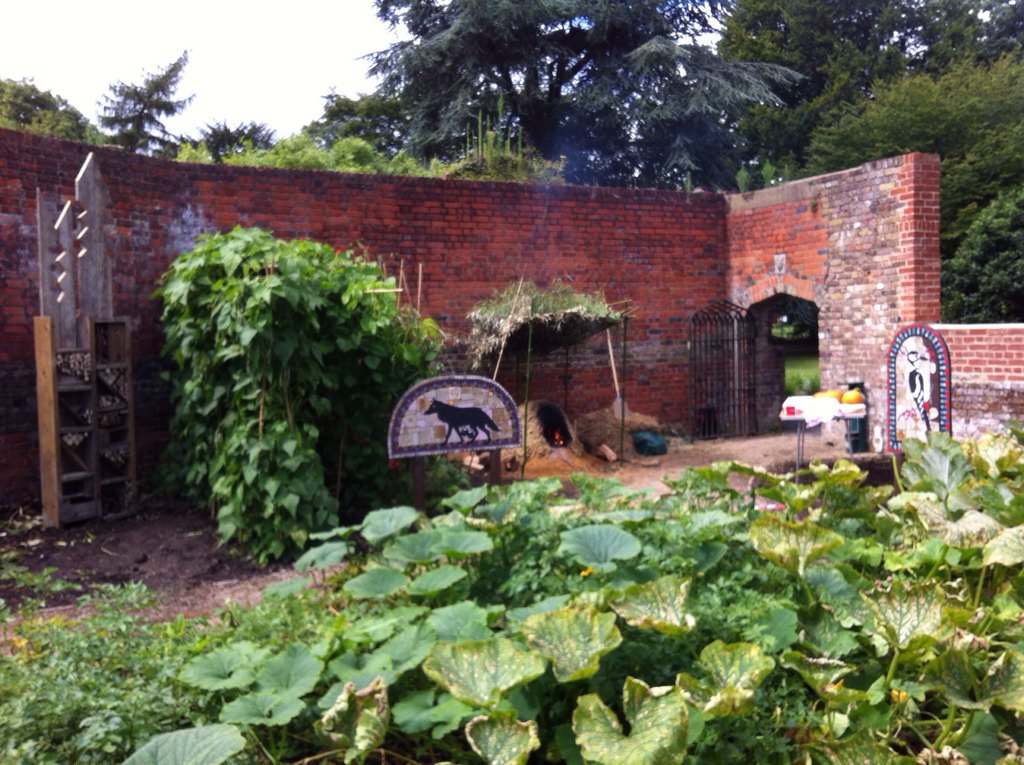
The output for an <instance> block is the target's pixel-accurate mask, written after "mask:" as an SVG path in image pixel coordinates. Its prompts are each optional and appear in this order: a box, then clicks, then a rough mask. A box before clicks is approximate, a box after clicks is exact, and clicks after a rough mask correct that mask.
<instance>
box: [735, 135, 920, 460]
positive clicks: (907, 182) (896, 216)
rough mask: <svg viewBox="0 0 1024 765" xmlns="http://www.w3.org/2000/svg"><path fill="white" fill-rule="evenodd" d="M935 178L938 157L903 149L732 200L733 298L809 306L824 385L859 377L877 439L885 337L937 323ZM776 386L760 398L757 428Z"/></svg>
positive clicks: (770, 409)
mask: <svg viewBox="0 0 1024 765" xmlns="http://www.w3.org/2000/svg"><path fill="white" fill-rule="evenodd" d="M938 183H939V158H938V157H937V156H935V155H928V154H908V155H904V156H902V157H894V158H891V159H884V160H879V161H877V162H870V163H868V164H865V165H861V166H859V167H856V168H853V169H851V170H847V171H845V172H842V173H832V174H830V175H823V176H818V177H814V178H807V179H803V180H799V181H794V182H792V183H787V184H784V185H782V186H779V187H774V188H770V189H765V190H762V191H756V192H752V193H747V194H736V195H732V196H730V197H729V216H728V237H729V253H730V268H729V296H730V299H731V300H732V301H733V302H735V303H737V304H739V305H743V306H755V308H756V305H757V304H758V303H759V301H763V300H766V299H770V298H771V296H773V295H775V294H777V293H788V294H791V295H796V296H798V297H801V298H804V299H805V300H810V301H812V302H814V303H816V304H817V306H818V308H819V310H820V313H819V325H820V326H819V353H820V359H821V384H822V387H833V386H836V385H838V384H840V383H843V382H847V381H853V380H856V381H863V382H864V383H865V393H866V395H867V399H868V406H869V417H870V423H869V427H870V428H871V431H872V433H873V434H874V435H876V436H877V439H878V440H879V442H880V441H881V428H882V418H881V413H882V412H884V411H885V400H886V391H887V383H886V370H885V359H886V355H887V354H888V351H889V344H890V342H891V340H892V336H893V335H894V334H895V332H896V330H897V328H898V327H899V326H901V325H902V324H906V323H913V322H929V321H935V320H937V319H938V306H939V287H940V285H939V271H938V269H939V227H938V220H939V195H938ZM778 387H779V386H777V385H776V384H775V383H774V382H773V381H770V382H769V383H768V384H767V390H766V391H764V392H763V393H762V395H761V396H760V400H759V412H761V413H762V424H763V425H764V426H767V425H769V424H770V421H771V420H772V419H773V418H775V417H776V415H777V413H778V404H779V403H781V398H782V394H781V392H780V391H779V389H778ZM762 402H766V403H762Z"/></svg>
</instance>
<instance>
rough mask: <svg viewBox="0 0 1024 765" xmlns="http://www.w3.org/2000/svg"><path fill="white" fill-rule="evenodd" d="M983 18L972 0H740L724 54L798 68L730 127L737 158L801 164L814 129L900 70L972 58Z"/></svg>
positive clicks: (721, 47)
mask: <svg viewBox="0 0 1024 765" xmlns="http://www.w3.org/2000/svg"><path fill="white" fill-rule="evenodd" d="M981 26H982V22H981V20H980V19H979V17H978V14H977V12H976V8H975V4H974V3H971V2H962V1H961V0H953V2H935V1H932V0H928V1H926V2H923V3H922V2H913V1H912V0H862V1H861V2H858V3H856V4H848V5H841V4H836V3H822V2H819V1H818V0H740V1H739V2H737V3H736V5H735V7H734V9H733V10H732V12H731V13H730V14H729V15H728V17H727V18H726V20H725V25H724V28H723V30H722V35H721V38H720V40H719V43H718V51H719V53H720V54H721V55H722V56H723V58H725V59H726V60H728V61H764V62H770V63H773V64H779V65H782V66H786V67H788V68H790V69H792V70H794V71H795V72H797V73H799V74H800V75H801V77H800V79H798V80H796V81H795V82H791V83H787V84H784V85H783V86H781V87H780V89H779V91H778V92H779V96H780V98H781V100H782V102H783V104H784V106H783V107H781V108H779V107H778V106H776V105H774V104H767V103H761V104H752V105H751V107H750V109H749V110H747V112H746V113H745V115H744V116H743V119H742V120H741V121H740V123H739V127H738V138H739V142H740V146H741V151H742V152H743V154H744V158H745V159H747V160H750V161H752V160H762V161H763V162H764V164H765V165H771V164H772V163H774V164H775V165H777V166H780V167H799V166H801V165H803V164H804V162H805V160H806V155H807V150H808V148H809V145H810V140H811V135H812V134H813V133H814V131H815V130H816V129H817V128H819V127H821V126H823V125H827V124H829V123H830V122H832V121H834V120H835V119H836V118H837V117H839V116H841V115H842V113H843V111H844V110H846V109H850V108H859V107H860V106H861V105H862V104H864V103H865V102H866V101H868V100H869V99H870V98H871V97H872V95H873V93H874V91H875V90H876V89H877V88H878V87H880V86H881V84H882V83H885V82H887V81H890V80H892V79H894V78H898V77H900V76H902V75H903V74H904V73H906V72H909V71H922V70H925V71H931V72H938V71H943V70H945V69H946V68H948V67H949V66H950V64H951V62H952V61H954V60H957V59H960V60H970V59H972V58H973V57H974V56H975V55H976V54H977V53H978V39H979V37H980V36H981V29H980V28H981ZM853 164H857V163H853ZM849 166H851V165H846V166H844V167H849ZM787 174H788V173H787ZM768 175H769V176H770V175H771V174H768ZM758 185H762V184H758ZM763 185H764V186H768V185H770V184H769V183H768V182H764V183H763ZM740 190H741V191H742V190H743V188H742V186H741V188H740Z"/></svg>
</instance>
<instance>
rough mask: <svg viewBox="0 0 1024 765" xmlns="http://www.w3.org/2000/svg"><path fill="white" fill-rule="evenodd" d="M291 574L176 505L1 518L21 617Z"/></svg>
mask: <svg viewBox="0 0 1024 765" xmlns="http://www.w3.org/2000/svg"><path fill="white" fill-rule="evenodd" d="M846 456H847V455H846V453H845V451H844V450H843V448H842V444H841V443H836V442H834V441H831V440H826V439H825V438H823V437H812V436H808V438H807V439H806V441H805V445H804V459H805V461H806V460H812V459H820V460H822V461H823V462H826V463H831V462H833V461H835V460H836V459H838V458H841V457H846ZM795 457H796V438H795V436H793V435H786V434H781V435H770V436H760V437H756V438H746V439H719V440H712V441H699V442H695V443H692V444H685V443H682V442H679V441H673V442H672V443H671V445H670V449H669V452H668V454H666V455H663V456H660V457H655V458H636V459H635V460H634V461H632V462H627V463H625V464H621V463H620V464H615V465H613V464H610V463H608V462H605V461H603V460H601V459H599V458H597V457H591V456H589V455H587V456H584V457H573V456H572V455H571V454H569V453H568V450H564V449H563V450H556V453H555V454H553V456H551V457H549V458H547V459H544V460H537V461H532V462H531V463H530V464H529V465H528V469H527V471H526V477H527V478H531V477H537V476H539V475H556V476H560V477H563V478H566V479H567V478H568V476H569V475H570V474H571V473H573V472H577V471H580V470H584V471H588V472H591V473H594V474H600V475H605V476H608V477H614V478H617V479H619V480H621V481H622V482H623V483H624V484H625V485H626V486H629V487H632V488H637V489H648V490H651V491H653V492H661V491H664V490H666V487H665V485H664V484H663V483H662V480H661V479H662V478H663V477H664V476H666V475H670V476H671V475H675V474H677V473H678V472H679V471H680V470H682V469H683V468H686V467H693V466H701V465H709V464H711V463H712V462H715V461H718V460H736V461H739V462H743V463H746V464H749V465H761V466H763V467H766V468H769V469H771V470H775V471H786V470H791V469H793V467H794V462H795ZM856 461H857V462H858V463H860V464H861V465H862V467H864V468H865V469H867V470H869V473H870V474H871V478H870V479H869V480H870V482H872V483H876V484H878V483H889V482H891V480H892V469H891V464H890V462H889V461H888V458H884V457H882V456H880V455H857V460H856ZM516 474H518V471H516ZM12 567H20V568H18V570H22V571H24V570H27V571H28V572H31V573H33V574H39V573H41V572H47V576H46V581H47V582H49V583H50V584H51V585H52V584H54V583H59V582H64V583H68V584H70V585H73V586H74V587H75V588H76V589H60V590H58V591H48V590H52V589H53V588H52V587H44V588H39V587H38V585H33V584H32V583H31V582H29V581H27V577H25V576H23V575H22V576H18V575H16V576H15V577H14V578H11V577H5V576H4V573H5V572H9V571H11V570H12ZM294 575H295V572H294V570H293V569H292V568H291V567H290V566H288V565H283V564H281V565H273V566H269V567H266V566H259V565H257V564H256V563H255V562H253V561H252V560H251V559H249V558H247V557H246V556H245V555H244V553H243V552H242V551H240V550H239V549H237V548H235V547H231V546H222V545H221V544H220V543H219V539H218V536H217V531H216V522H215V521H214V519H213V518H212V517H211V516H210V513H209V512H208V511H205V510H200V509H197V508H196V507H194V506H192V505H190V504H188V503H185V502H181V501H177V500H168V499H163V498H159V497H148V498H145V499H143V501H142V502H141V503H140V509H139V512H138V513H137V514H136V515H134V516H132V517H129V518H126V519H123V520H118V521H94V522H86V523H82V524H77V525H74V526H71V527H68V528H63V529H44V528H43V527H42V524H41V522H40V519H39V514H38V509H33V508H17V509H14V510H13V511H10V512H8V513H6V514H4V513H0V598H2V599H3V601H5V602H6V606H7V608H8V609H10V610H11V611H12V612H15V613H17V611H18V610H19V607H21V606H23V605H24V604H26V602H27V601H28V600H29V599H35V600H36V601H38V600H42V601H43V602H44V604H45V605H44V609H43V610H44V613H46V612H65V611H66V612H71V614H70V615H73V614H74V612H76V611H77V610H78V608H79V606H78V605H77V602H78V599H79V598H80V597H81V596H82V595H84V594H87V593H89V592H90V589H91V588H93V587H94V586H95V585H97V584H101V583H109V584H120V583H125V582H129V581H139V582H144V583H145V584H146V585H148V586H149V587H150V588H152V589H153V590H155V591H156V593H157V594H158V596H159V599H160V605H159V607H158V608H157V610H156V612H154V613H153V618H155V619H158V620H163V619H173V618H174V617H175V616H177V615H178V614H185V615H186V616H196V615H199V614H209V613H213V612H214V611H215V610H217V609H219V608H223V607H224V606H225V605H227V604H228V603H236V604H242V605H244V604H251V603H254V602H257V600H258V599H259V597H260V593H261V591H262V590H263V588H264V587H266V586H267V585H268V584H271V583H273V582H277V581H281V580H283V579H287V578H289V577H291V576H294Z"/></svg>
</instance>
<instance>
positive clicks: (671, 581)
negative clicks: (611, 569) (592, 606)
mask: <svg viewBox="0 0 1024 765" xmlns="http://www.w3.org/2000/svg"><path fill="white" fill-rule="evenodd" d="M689 592H690V582H689V580H686V579H679V578H677V577H674V576H663V577H661V578H659V579H655V580H654V581H653V582H646V583H644V584H632V585H630V586H629V587H627V588H626V589H625V590H624V591H623V592H622V595H621V596H620V597H618V598H616V599H615V600H613V601H612V603H611V607H612V609H613V610H614V611H615V613H617V614H618V615H619V616H621V617H622V618H623V619H625V620H626V623H627V624H629V625H631V626H633V627H642V628H644V629H653V630H655V631H657V632H661V633H663V634H665V635H682V634H685V633H686V632H689V631H690V630H691V629H693V625H694V623H695V621H694V618H693V616H692V615H690V614H688V613H687V612H686V598H687V595H688V594H689Z"/></svg>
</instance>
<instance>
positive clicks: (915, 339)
mask: <svg viewBox="0 0 1024 765" xmlns="http://www.w3.org/2000/svg"><path fill="white" fill-rule="evenodd" d="M888 372H889V402H888V403H889V408H888V416H887V418H886V425H887V428H886V430H887V445H888V448H889V451H894V452H898V451H902V448H903V441H905V440H906V439H908V438H917V439H921V440H924V439H925V438H927V436H928V434H929V433H930V432H932V431H940V430H942V431H946V432H947V433H948V432H951V430H952V422H951V420H950V409H951V407H950V399H951V391H950V379H951V374H952V372H951V369H950V363H949V349H948V348H947V347H946V341H945V340H944V339H943V338H942V335H940V334H939V333H938V332H936V331H935V330H934V329H932V328H930V327H926V326H922V325H914V326H909V327H903V328H902V329H901V330H900V331H899V332H897V333H896V337H895V338H894V339H893V341H892V345H891V346H890V347H889V361H888Z"/></svg>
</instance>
